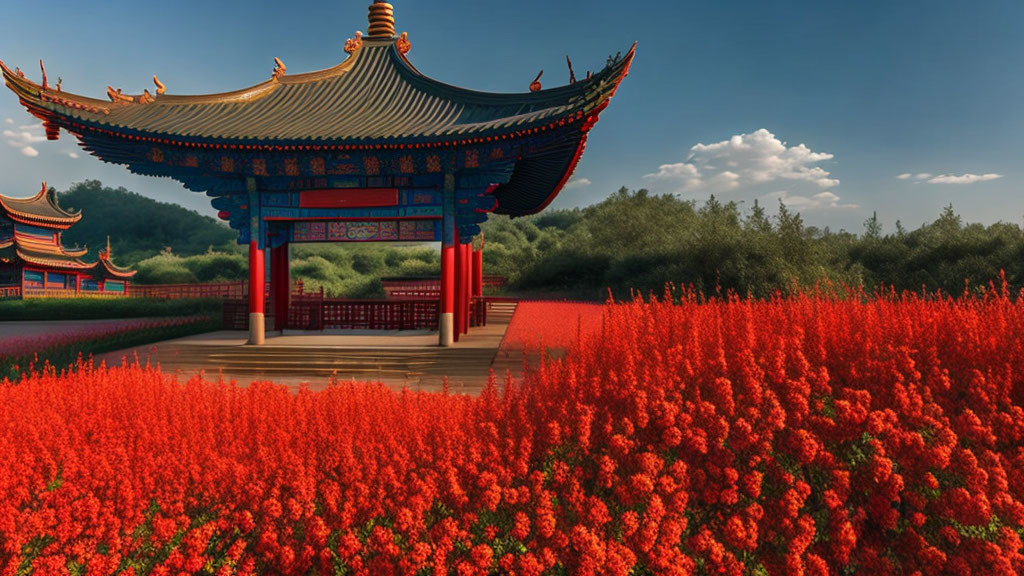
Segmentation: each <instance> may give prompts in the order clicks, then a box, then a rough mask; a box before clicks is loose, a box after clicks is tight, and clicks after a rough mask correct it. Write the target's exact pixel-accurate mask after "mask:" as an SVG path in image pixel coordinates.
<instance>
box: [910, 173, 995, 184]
mask: <svg viewBox="0 0 1024 576" xmlns="http://www.w3.org/2000/svg"><path fill="white" fill-rule="evenodd" d="M1002 177H1003V175H1002V174H961V175H960V176H957V175H955V174H943V175H941V176H936V177H934V178H932V179H930V180H928V183H929V184H974V183H975V182H988V181H990V180H998V179H1000V178H1002Z"/></svg>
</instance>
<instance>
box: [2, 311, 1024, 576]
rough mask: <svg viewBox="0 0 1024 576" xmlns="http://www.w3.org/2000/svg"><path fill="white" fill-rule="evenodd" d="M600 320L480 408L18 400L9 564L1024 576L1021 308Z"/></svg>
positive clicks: (12, 433)
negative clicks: (593, 330)
mask: <svg viewBox="0 0 1024 576" xmlns="http://www.w3.org/2000/svg"><path fill="white" fill-rule="evenodd" d="M571 322H575V319H570V320H569V321H568V322H566V323H571ZM602 324H603V328H602V329H601V330H600V331H599V333H598V334H596V335H595V336H594V337H591V338H587V339H585V340H584V341H583V342H582V343H580V344H578V345H574V346H572V349H571V350H570V352H569V354H568V355H567V356H566V357H565V359H563V360H559V361H551V362H548V363H546V364H545V365H543V366H541V367H539V368H538V369H537V371H536V372H534V373H530V374H528V375H527V376H526V379H525V381H524V382H522V383H518V382H517V383H507V382H506V383H502V384H501V385H498V384H497V383H495V384H494V385H492V386H490V387H489V388H488V390H487V391H486V392H485V393H484V394H483V395H481V396H480V397H477V398H470V397H463V396H456V395H448V394H428V393H414V392H392V391H389V390H388V389H386V388H385V387H383V386H380V385H372V384H367V385H356V384H339V385H334V386H332V387H330V388H328V389H327V390H324V391H322V392H317V393H313V392H310V391H300V392H299V393H297V394H295V393H290V392H289V391H288V390H287V389H286V388H284V387H282V386H275V385H271V384H255V385H252V386H248V387H239V386H235V385H232V384H224V383H216V382H204V381H201V380H198V379H197V380H192V381H189V382H187V383H183V384H181V383H176V382H174V381H173V379H172V378H170V377H168V376H164V375H162V374H160V373H159V372H157V371H156V370H151V369H143V368H140V367H138V366H135V367H126V368H120V369H111V370H106V369H103V370H101V369H93V368H89V367H82V368H81V369H80V371H79V372H77V373H75V374H71V375H67V376H57V375H54V374H44V375H38V376H33V377H30V378H26V379H24V380H22V381H20V382H17V383H5V384H3V385H0V463H2V464H3V465H2V466H0V573H2V574H4V575H11V574H18V573H28V571H30V570H34V574H59V573H69V572H70V573H74V574H81V573H88V574H111V573H120V574H146V573H151V574H179V573H187V574H233V573H238V574H249V573H254V572H258V573H274V574H374V575H376V574H393V573H394V574H460V575H471V574H479V575H483V574H533V575H536V574H542V573H547V574H617V575H623V576H624V575H627V574H634V575H641V574H680V575H681V574H736V575H739V574H812V575H819V574H927V575H933V574H950V575H954V574H955V575H964V574H986V575H987V574H1007V575H1009V574H1019V573H1022V572H1024V556H1022V555H1021V548H1022V543H1021V534H1022V530H1024V504H1022V501H1024V410H1022V402H1024V377H1022V373H1024V372H1022V371H1021V369H1020V366H1022V362H1024V339H1022V338H1020V334H1021V329H1022V327H1024V300H1021V299H1017V298H1010V297H1009V296H1008V295H1006V294H997V293H991V292H990V295H988V296H985V297H977V298H967V299H963V300H950V299H945V298H924V297H920V296H913V295H908V296H905V297H885V298H879V299H872V300H870V301H868V302H866V303H865V302H864V301H863V300H862V298H861V295H859V294H849V295H847V297H846V298H843V299H837V298H830V297H823V296H811V295H806V296H795V297H792V298H787V299H775V300H771V301H741V300H737V299H727V300H711V301H707V302H702V301H699V300H698V299H696V298H692V297H685V298H684V299H683V301H682V302H681V303H677V304H675V305H673V304H671V303H668V302H654V303H643V302H633V303H626V304H621V305H610V306H607V307H605V308H604V311H603V318H602Z"/></svg>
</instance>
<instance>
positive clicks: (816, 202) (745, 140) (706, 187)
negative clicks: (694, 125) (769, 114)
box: [644, 128, 909, 209]
mask: <svg viewBox="0 0 1024 576" xmlns="http://www.w3.org/2000/svg"><path fill="white" fill-rule="evenodd" d="M834 159H835V157H834V156H833V155H832V154H828V153H825V152H814V151H813V150H811V149H810V148H808V147H807V146H805V145H804V144H798V145H796V146H789V145H788V144H787V143H786V142H783V141H782V140H779V139H778V138H777V137H776V136H775V135H774V134H772V133H771V132H769V131H768V130H766V129H764V128H762V129H760V130H757V131H754V132H751V133H749V134H737V135H735V136H733V137H731V138H729V139H728V140H723V141H721V142H715V143H713V144H696V145H694V146H693V147H691V148H690V154H689V155H688V156H687V158H686V160H685V161H683V162H677V163H674V164H663V165H661V166H659V167H658V171H657V172H654V173H652V174H647V175H645V176H644V178H646V179H648V180H650V181H652V182H653V184H652V188H655V189H658V188H662V189H664V191H666V192H667V191H671V192H674V193H676V194H695V193H711V194H717V193H723V192H731V191H736V190H743V189H754V190H755V191H761V192H764V188H766V187H768V186H770V185H771V184H773V183H778V182H790V184H788V185H787V187H788V186H792V187H795V188H799V190H794V192H793V193H790V192H774V193H772V194H769V195H768V196H765V198H769V199H775V200H778V199H781V200H783V201H784V202H785V203H786V205H792V206H793V207H794V208H798V209H837V208H856V207H857V206H856V205H854V204H842V203H841V202H840V199H839V196H838V195H836V194H835V193H834V192H833V191H832V189H834V188H835V187H836V186H839V180H838V179H836V178H834V177H833V176H832V174H831V173H829V172H828V170H826V169H825V168H822V167H821V166H819V164H820V163H822V162H826V161H829V160H834ZM908 177H909V175H908ZM769 189H770V188H769ZM823 190H824V191H823Z"/></svg>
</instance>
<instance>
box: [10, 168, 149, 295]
mask: <svg viewBox="0 0 1024 576" xmlns="http://www.w3.org/2000/svg"><path fill="white" fill-rule="evenodd" d="M81 219H82V213H81V212H78V213H75V214H72V213H70V212H67V211H65V210H64V209H62V208H61V207H60V206H58V205H57V194H56V192H55V191H54V190H53V189H48V188H47V187H46V182H43V187H42V189H41V190H39V193H38V194H36V195H35V196H32V197H31V198H11V197H8V196H3V195H0V293H2V294H3V295H4V296H21V297H30V296H69V295H79V294H93V295H122V296H124V295H127V294H128V289H129V288H128V284H129V279H130V278H131V277H132V276H134V275H135V272H134V271H132V270H128V269H126V268H121V267H119V266H117V265H115V264H114V263H113V261H112V260H111V254H110V238H109V237H108V238H107V249H106V251H101V252H100V254H99V259H98V260H97V261H95V262H91V263H87V262H85V261H83V260H82V257H83V256H85V255H86V252H87V249H86V248H82V249H78V248H75V249H69V248H67V247H65V246H64V243H63V242H62V240H61V235H62V234H63V233H64V231H65V230H67V229H68V228H70V227H71V226H72V225H73V224H75V223H76V222H78V221H79V220H81Z"/></svg>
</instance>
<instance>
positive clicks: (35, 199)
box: [0, 182, 82, 230]
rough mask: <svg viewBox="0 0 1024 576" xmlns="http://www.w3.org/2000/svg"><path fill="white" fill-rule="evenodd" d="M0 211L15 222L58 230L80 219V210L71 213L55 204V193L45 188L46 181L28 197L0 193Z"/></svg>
mask: <svg viewBox="0 0 1024 576" xmlns="http://www.w3.org/2000/svg"><path fill="white" fill-rule="evenodd" d="M0 212H2V213H3V214H4V215H6V216H7V217H8V218H10V219H12V220H14V221H15V222H20V223H22V224H31V225H33V226H40V227H44V228H56V229H60V230H67V229H68V228H69V227H70V226H71V225H72V224H74V223H75V222H78V221H79V220H81V219H82V213H81V212H76V213H74V214H72V213H71V212H68V211H66V210H64V209H63V208H61V207H60V206H59V205H58V204H57V193H56V191H55V190H52V189H49V188H47V187H46V182H43V187H42V188H41V189H40V190H39V192H37V193H36V195H35V196H32V197H29V198H12V197H10V196H4V195H3V194H0Z"/></svg>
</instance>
